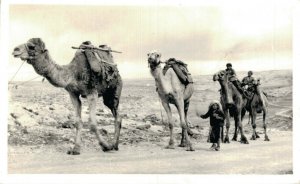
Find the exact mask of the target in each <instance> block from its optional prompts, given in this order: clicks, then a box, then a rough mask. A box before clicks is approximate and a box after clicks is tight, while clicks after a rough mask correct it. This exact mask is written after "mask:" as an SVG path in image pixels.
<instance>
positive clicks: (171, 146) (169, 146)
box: [165, 145, 175, 149]
mask: <svg viewBox="0 0 300 184" xmlns="http://www.w3.org/2000/svg"><path fill="white" fill-rule="evenodd" d="M165 148H166V149H175V146H174V145H168V146H166V147H165Z"/></svg>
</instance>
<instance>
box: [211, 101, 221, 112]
mask: <svg viewBox="0 0 300 184" xmlns="http://www.w3.org/2000/svg"><path fill="white" fill-rule="evenodd" d="M214 104H217V105H218V106H219V110H220V111H222V112H223V109H222V105H221V103H220V102H219V101H218V100H213V101H212V102H210V104H209V106H208V110H210V109H211V108H212V106H213V105H214Z"/></svg>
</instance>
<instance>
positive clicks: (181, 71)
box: [163, 58, 193, 86]
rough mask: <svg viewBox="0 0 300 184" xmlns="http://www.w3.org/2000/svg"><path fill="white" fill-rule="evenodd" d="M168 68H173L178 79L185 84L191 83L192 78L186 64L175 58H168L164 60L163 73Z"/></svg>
mask: <svg viewBox="0 0 300 184" xmlns="http://www.w3.org/2000/svg"><path fill="white" fill-rule="evenodd" d="M169 68H173V70H174V71H175V73H176V75H177V76H178V78H179V80H180V81H181V82H182V84H184V85H185V86H187V85H188V84H189V83H193V78H192V75H191V73H190V72H189V71H188V69H187V64H185V63H184V62H182V61H180V60H176V59H175V58H170V59H168V60H167V61H166V62H165V67H164V68H163V74H164V75H165V74H166V72H167V71H168V69H169Z"/></svg>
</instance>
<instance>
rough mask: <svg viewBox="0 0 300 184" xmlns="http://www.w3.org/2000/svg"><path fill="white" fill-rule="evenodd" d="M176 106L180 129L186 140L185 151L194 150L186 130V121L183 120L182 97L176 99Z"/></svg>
mask: <svg viewBox="0 0 300 184" xmlns="http://www.w3.org/2000/svg"><path fill="white" fill-rule="evenodd" d="M176 107H177V110H178V113H179V117H180V125H181V128H182V131H183V134H182V136H185V140H186V144H187V151H194V148H193V146H192V143H191V141H190V137H189V135H188V132H187V123H186V122H185V116H184V102H183V99H182V98H179V99H177V101H176Z"/></svg>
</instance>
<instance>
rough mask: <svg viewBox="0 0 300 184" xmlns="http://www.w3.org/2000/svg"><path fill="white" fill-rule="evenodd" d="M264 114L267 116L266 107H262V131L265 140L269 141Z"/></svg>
mask: <svg viewBox="0 0 300 184" xmlns="http://www.w3.org/2000/svg"><path fill="white" fill-rule="evenodd" d="M266 116H267V109H266V108H263V126H264V133H265V141H270V139H269V137H268V135H267V123H266Z"/></svg>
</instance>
